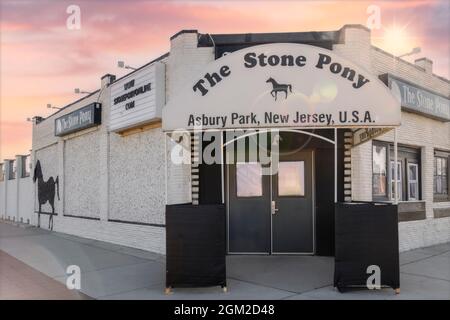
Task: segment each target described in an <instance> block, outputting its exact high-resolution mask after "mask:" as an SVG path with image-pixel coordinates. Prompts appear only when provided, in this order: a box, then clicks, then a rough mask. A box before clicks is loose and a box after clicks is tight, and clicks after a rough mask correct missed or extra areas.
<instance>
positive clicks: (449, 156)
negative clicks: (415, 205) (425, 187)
mask: <svg viewBox="0 0 450 320" xmlns="http://www.w3.org/2000/svg"><path fill="white" fill-rule="evenodd" d="M438 158H440V159H446V162H447V170H446V177H447V194H445V193H436V192H435V189H434V187H435V183H436V176H437V159H438ZM449 175H450V151H442V150H434V155H433V201H434V202H445V201H450V179H449ZM440 176H443V175H442V174H441V175H440Z"/></svg>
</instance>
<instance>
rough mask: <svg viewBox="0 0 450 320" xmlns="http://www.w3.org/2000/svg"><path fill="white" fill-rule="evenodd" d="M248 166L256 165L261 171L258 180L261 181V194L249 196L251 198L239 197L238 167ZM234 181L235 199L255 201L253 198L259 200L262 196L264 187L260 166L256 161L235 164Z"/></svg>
mask: <svg viewBox="0 0 450 320" xmlns="http://www.w3.org/2000/svg"><path fill="white" fill-rule="evenodd" d="M249 164H258V165H259V167H260V169H261V174H260V179H261V184H260V186H261V194H260V195H251V196H242V195H239V187H238V184H239V182H238V180H239V179H238V170H239V169H238V166H239V165H249ZM235 171H236V172H235V175H236V176H235V179H236V198H238V199H255V198H261V197H263V196H264V186H263V174H262V165H261V163H260V162H258V161H248V162H236V170H235Z"/></svg>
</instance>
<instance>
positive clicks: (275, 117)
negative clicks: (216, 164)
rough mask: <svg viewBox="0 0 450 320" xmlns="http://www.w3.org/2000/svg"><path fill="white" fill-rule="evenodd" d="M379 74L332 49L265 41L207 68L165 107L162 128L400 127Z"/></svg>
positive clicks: (395, 108) (397, 112)
mask: <svg viewBox="0 0 450 320" xmlns="http://www.w3.org/2000/svg"><path fill="white" fill-rule="evenodd" d="M400 120H401V109H400V104H399V102H398V101H397V100H396V99H395V97H394V96H393V95H392V94H391V92H390V91H389V89H388V88H387V87H386V85H385V84H384V83H383V82H382V81H381V80H379V79H378V77H376V76H374V75H372V74H370V73H369V72H368V71H367V70H365V69H363V68H361V67H359V66H357V65H355V64H353V63H351V62H350V61H348V60H346V59H344V58H342V57H340V56H338V55H336V54H334V53H333V52H332V51H330V50H327V49H323V48H319V47H315V46H310V45H303V44H287V43H281V44H266V45H258V46H253V47H249V48H245V49H242V50H238V51H235V52H233V53H230V54H228V55H226V56H223V57H221V58H219V59H217V60H215V61H213V62H211V63H209V64H208V65H206V66H205V68H204V70H203V72H201V73H200V74H198V75H197V76H196V77H194V78H193V79H192V80H191V81H187V84H186V87H185V88H184V89H183V90H181V91H180V92H179V93H177V94H176V96H175V97H173V98H172V99H171V100H170V101H169V103H168V104H167V105H166V106H165V107H164V108H163V123H162V125H163V129H164V130H177V129H194V128H196V127H201V128H204V129H224V128H269V127H376V126H384V127H388V126H398V125H400Z"/></svg>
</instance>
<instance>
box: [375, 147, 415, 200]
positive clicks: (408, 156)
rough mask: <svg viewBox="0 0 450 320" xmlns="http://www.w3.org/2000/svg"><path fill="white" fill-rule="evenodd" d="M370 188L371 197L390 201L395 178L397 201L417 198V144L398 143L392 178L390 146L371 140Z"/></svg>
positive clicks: (392, 150)
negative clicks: (414, 146) (411, 145)
mask: <svg viewBox="0 0 450 320" xmlns="http://www.w3.org/2000/svg"><path fill="white" fill-rule="evenodd" d="M372 143H373V154H372V158H373V159H372V162H373V163H372V172H373V173H372V188H373V189H372V190H373V194H372V195H373V199H374V200H375V201H389V200H390V201H393V200H394V187H395V181H396V180H397V188H398V189H397V191H398V199H397V200H398V201H417V200H420V199H421V192H420V188H421V187H420V186H421V181H420V179H421V176H420V170H421V169H420V168H421V165H420V154H421V152H420V148H413V147H408V146H403V145H399V146H398V150H397V179H395V174H394V171H395V167H394V164H395V161H394V146H393V145H392V144H390V143H388V142H381V141H373V142H372Z"/></svg>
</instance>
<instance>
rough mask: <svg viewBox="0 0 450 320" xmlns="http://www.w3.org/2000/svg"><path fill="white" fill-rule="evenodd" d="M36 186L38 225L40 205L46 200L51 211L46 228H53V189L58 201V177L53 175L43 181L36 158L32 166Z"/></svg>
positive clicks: (39, 223) (39, 163)
mask: <svg viewBox="0 0 450 320" xmlns="http://www.w3.org/2000/svg"><path fill="white" fill-rule="evenodd" d="M36 180H37V187H38V190H37V191H38V192H37V194H38V202H39V211H38V227H40V226H41V213H42V210H41V209H42V205H43V204H45V203H46V202H47V201H48V203H49V204H50V206H51V207H52V212H51V213H50V217H49V219H48V228H49V229H50V230H53V215H54V214H55V189H56V194H57V195H58V201H59V179H58V176H56V179H53V177H50V178H48V180H47V181H44V176H43V175H42V169H41V162H40V161H39V160H38V161H37V162H36V166H35V168H34V175H33V182H34V183H36Z"/></svg>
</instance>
